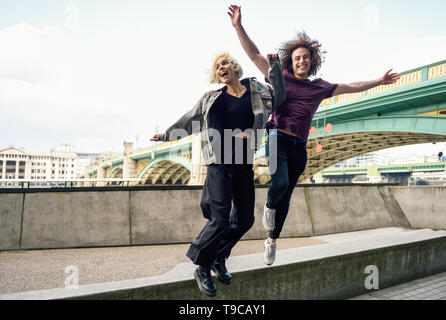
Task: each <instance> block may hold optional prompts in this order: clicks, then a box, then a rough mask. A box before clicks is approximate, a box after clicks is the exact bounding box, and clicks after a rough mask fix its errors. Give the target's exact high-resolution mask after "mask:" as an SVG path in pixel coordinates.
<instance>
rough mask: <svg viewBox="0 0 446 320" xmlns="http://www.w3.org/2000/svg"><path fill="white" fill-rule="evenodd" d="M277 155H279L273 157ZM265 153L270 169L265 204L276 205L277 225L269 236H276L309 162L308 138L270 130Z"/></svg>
mask: <svg viewBox="0 0 446 320" xmlns="http://www.w3.org/2000/svg"><path fill="white" fill-rule="evenodd" d="M270 152H272V154H270ZM275 156H277V157H276V158H275V159H273V158H272V157H275ZM266 157H267V159H268V165H269V167H270V172H271V185H270V187H269V189H268V196H267V202H266V206H267V207H268V208H270V209H276V221H275V226H274V230H273V231H271V232H270V233H269V237H270V238H271V239H277V238H279V236H280V233H281V231H282V228H283V224H284V223H285V219H286V217H287V215H288V210H289V207H290V201H291V195H292V194H293V191H294V187H295V186H296V183H297V181H298V180H299V177H300V175H301V174H302V173H303V172H304V170H305V166H306V164H307V146H306V143H305V142H300V141H293V139H292V137H291V136H286V135H284V134H280V135H271V134H270V135H269V136H268V142H267V144H266ZM273 160H274V161H275V162H273ZM273 163H274V165H272V164H273Z"/></svg>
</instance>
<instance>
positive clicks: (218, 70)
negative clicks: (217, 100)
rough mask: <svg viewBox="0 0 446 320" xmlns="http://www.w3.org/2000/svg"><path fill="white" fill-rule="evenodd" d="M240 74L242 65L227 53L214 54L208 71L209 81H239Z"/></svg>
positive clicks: (241, 74)
mask: <svg viewBox="0 0 446 320" xmlns="http://www.w3.org/2000/svg"><path fill="white" fill-rule="evenodd" d="M242 76H243V70H242V67H241V66H240V64H239V63H238V62H237V60H235V59H234V58H233V57H232V56H231V55H230V54H229V53H227V52H221V53H219V54H217V55H216V56H215V58H214V61H213V62H212V67H211V70H210V73H209V82H210V83H224V84H226V85H227V84H229V83H233V82H234V81H239V79H240V78H241V77H242Z"/></svg>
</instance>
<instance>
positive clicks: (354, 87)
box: [333, 69, 400, 96]
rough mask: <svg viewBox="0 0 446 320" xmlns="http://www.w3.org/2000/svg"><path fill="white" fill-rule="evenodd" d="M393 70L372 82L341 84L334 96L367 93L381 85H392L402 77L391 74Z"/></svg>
mask: <svg viewBox="0 0 446 320" xmlns="http://www.w3.org/2000/svg"><path fill="white" fill-rule="evenodd" d="M390 71H392V69H390V70H389V71H387V72H386V73H385V74H384V75H383V76H382V77H381V78H379V79H376V80H370V81H359V82H352V83H350V84H339V85H338V87H337V88H336V90H335V91H334V92H333V95H334V96H337V95H340V94H343V93H355V92H361V91H365V90H368V89H371V88H374V87H376V86H379V85H381V84H383V85H386V84H392V83H395V82H397V81H398V79H399V78H400V75H399V74H398V73H390Z"/></svg>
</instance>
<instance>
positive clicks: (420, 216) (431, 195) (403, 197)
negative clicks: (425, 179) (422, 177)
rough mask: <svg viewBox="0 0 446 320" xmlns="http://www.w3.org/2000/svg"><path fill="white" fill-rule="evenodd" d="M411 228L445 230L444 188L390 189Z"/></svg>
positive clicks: (445, 192)
mask: <svg viewBox="0 0 446 320" xmlns="http://www.w3.org/2000/svg"><path fill="white" fill-rule="evenodd" d="M390 192H391V193H392V194H393V196H394V197H395V199H396V201H398V203H399V204H400V206H401V209H402V210H403V212H404V214H405V216H406V218H407V220H408V221H409V223H410V226H411V227H413V228H431V229H446V187H427V186H426V187H406V188H394V187H392V188H390Z"/></svg>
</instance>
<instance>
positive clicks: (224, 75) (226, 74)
mask: <svg viewBox="0 0 446 320" xmlns="http://www.w3.org/2000/svg"><path fill="white" fill-rule="evenodd" d="M228 75H229V73H228V72H227V71H222V72H220V78H222V79H226V78H227V77H228Z"/></svg>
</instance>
